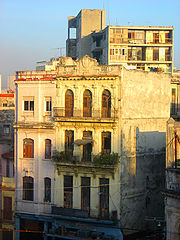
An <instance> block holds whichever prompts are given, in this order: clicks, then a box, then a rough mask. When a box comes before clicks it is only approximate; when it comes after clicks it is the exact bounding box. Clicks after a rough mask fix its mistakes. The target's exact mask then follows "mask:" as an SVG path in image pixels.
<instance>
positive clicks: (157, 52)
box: [153, 48, 159, 61]
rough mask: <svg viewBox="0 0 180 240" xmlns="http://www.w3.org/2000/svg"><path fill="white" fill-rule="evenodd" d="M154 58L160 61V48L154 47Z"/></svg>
mask: <svg viewBox="0 0 180 240" xmlns="http://www.w3.org/2000/svg"><path fill="white" fill-rule="evenodd" d="M153 60H154V61H159V48H153Z"/></svg>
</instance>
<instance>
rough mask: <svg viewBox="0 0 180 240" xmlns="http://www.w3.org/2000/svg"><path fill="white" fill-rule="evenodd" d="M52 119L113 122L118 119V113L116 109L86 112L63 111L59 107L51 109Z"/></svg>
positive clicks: (75, 110) (63, 109) (89, 110)
mask: <svg viewBox="0 0 180 240" xmlns="http://www.w3.org/2000/svg"><path fill="white" fill-rule="evenodd" d="M53 117H54V118H55V120H56V119H57V118H61V119H72V120H73V119H74V120H75V119H81V120H85V119H87V120H106V121H112V120H113V121H114V120H117V118H118V111H117V110H116V109H111V110H107V111H100V110H94V109H92V110H91V109H88V110H86V111H85V110H84V111H83V109H82V110H77V109H71V110H69V109H65V108H61V107H54V108H53Z"/></svg>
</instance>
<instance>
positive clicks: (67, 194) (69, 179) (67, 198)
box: [64, 175, 73, 208]
mask: <svg viewBox="0 0 180 240" xmlns="http://www.w3.org/2000/svg"><path fill="white" fill-rule="evenodd" d="M64 207H65V208H72V207H73V176H67V175H65V176H64Z"/></svg>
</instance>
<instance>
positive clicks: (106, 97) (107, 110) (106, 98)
mask: <svg viewBox="0 0 180 240" xmlns="http://www.w3.org/2000/svg"><path fill="white" fill-rule="evenodd" d="M101 116H102V118H109V117H111V93H110V92H109V91H108V90H104V91H103V94H102V112H101Z"/></svg>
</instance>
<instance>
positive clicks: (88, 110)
mask: <svg viewBox="0 0 180 240" xmlns="http://www.w3.org/2000/svg"><path fill="white" fill-rule="evenodd" d="M91 116H92V93H91V91H89V90H85V91H84V94H83V117H91Z"/></svg>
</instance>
